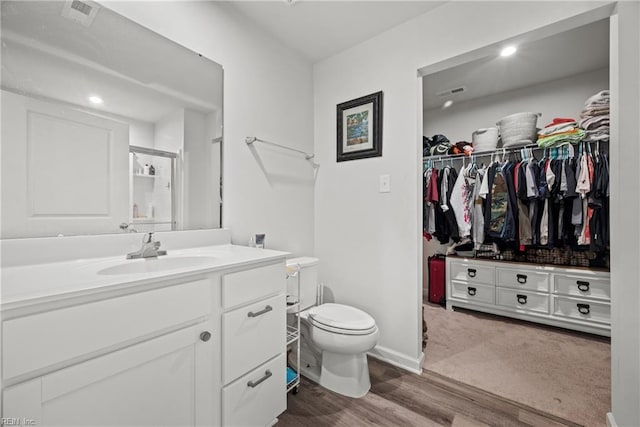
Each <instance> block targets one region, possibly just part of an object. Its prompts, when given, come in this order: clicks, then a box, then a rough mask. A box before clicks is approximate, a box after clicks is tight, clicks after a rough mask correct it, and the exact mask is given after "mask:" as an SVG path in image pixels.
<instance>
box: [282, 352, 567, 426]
mask: <svg viewBox="0 0 640 427" xmlns="http://www.w3.org/2000/svg"><path fill="white" fill-rule="evenodd" d="M369 368H370V374H371V390H370V392H369V393H368V394H367V395H366V396H365V397H363V398H360V399H352V398H349V397H345V396H341V395H339V394H336V393H333V392H331V391H329V390H326V389H324V388H322V387H320V386H319V385H318V384H315V383H313V382H311V381H309V380H307V379H305V378H303V381H302V384H301V387H300V392H299V393H298V394H296V395H293V394H290V395H289V396H288V400H287V404H288V409H287V411H286V412H285V413H284V414H282V415H281V417H280V420H279V423H278V425H279V426H285V427H287V426H313V427H318V426H336V427H340V426H345V427H347V426H348V427H352V426H416V427H422V426H425V427H431V426H455V427H471V426H483V427H484V426H486V425H491V426H527V425H534V426H546V425H549V426H554V427H557V426H571V427H575V426H576V424H575V423H572V422H570V421H567V420H562V419H560V418H558V417H554V416H552V415H549V414H546V413H544V412H541V411H537V410H535V409H533V408H529V407H527V406H526V405H522V404H517V403H515V402H511V401H508V400H506V399H503V398H501V397H499V396H495V395H492V394H491V393H487V392H484V391H482V390H478V389H475V388H473V387H470V386H465V385H464V384H461V383H458V382H455V381H447V379H446V378H444V377H441V376H439V375H438V374H432V373H425V374H424V375H416V374H411V373H409V372H406V371H403V370H401V369H399V368H396V367H394V366H392V365H389V364H387V363H384V362H381V361H377V360H375V359H372V358H370V359H369Z"/></svg>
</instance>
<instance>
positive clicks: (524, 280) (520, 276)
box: [516, 274, 527, 285]
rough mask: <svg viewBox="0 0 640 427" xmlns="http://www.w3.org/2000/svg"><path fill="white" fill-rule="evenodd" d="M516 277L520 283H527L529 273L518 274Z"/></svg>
mask: <svg viewBox="0 0 640 427" xmlns="http://www.w3.org/2000/svg"><path fill="white" fill-rule="evenodd" d="M516 279H517V280H518V283H520V284H522V285H524V284H525V283H527V275H526V274H516Z"/></svg>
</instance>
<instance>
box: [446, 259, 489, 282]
mask: <svg viewBox="0 0 640 427" xmlns="http://www.w3.org/2000/svg"><path fill="white" fill-rule="evenodd" d="M450 274H451V280H460V281H465V282H471V283H482V284H485V285H492V284H494V283H495V268H494V267H492V266H489V265H481V264H470V263H467V262H459V261H457V260H452V261H451V268H450Z"/></svg>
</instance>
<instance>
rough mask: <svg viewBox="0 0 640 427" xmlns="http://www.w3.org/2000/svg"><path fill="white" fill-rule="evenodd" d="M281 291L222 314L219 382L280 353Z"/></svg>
mask: <svg viewBox="0 0 640 427" xmlns="http://www.w3.org/2000/svg"><path fill="white" fill-rule="evenodd" d="M285 302H286V297H285V295H284V294H281V295H276V296H275V297H272V298H269V299H266V300H262V301H259V302H257V303H254V304H250V305H248V306H245V307H242V308H238V309H236V310H233V311H230V312H228V313H224V314H223V315H222V382H223V384H227V383H229V382H230V381H233V380H234V379H236V378H238V377H239V376H240V375H243V374H245V373H246V372H248V371H249V370H251V369H253V368H255V367H256V366H258V365H260V364H261V363H264V361H265V360H268V359H270V358H272V357H274V356H275V355H276V354H279V353H282V352H283V351H284V349H285V345H286V344H285V341H286V334H285V331H286V311H285Z"/></svg>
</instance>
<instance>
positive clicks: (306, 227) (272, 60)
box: [102, 0, 322, 255]
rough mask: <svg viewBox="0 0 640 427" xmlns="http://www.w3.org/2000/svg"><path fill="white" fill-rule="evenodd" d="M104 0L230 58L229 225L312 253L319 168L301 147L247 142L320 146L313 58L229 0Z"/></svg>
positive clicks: (239, 237)
mask: <svg viewBox="0 0 640 427" xmlns="http://www.w3.org/2000/svg"><path fill="white" fill-rule="evenodd" d="M102 3H103V4H105V5H107V6H108V7H110V8H111V9H113V10H114V11H116V12H118V13H120V14H122V15H124V16H126V17H128V18H130V19H133V20H135V21H137V22H139V23H140V24H142V25H145V26H147V27H148V28H150V29H151V30H154V31H156V32H158V33H160V34H162V35H163V36H165V37H168V38H170V39H172V40H174V41H176V42H177V43H180V44H182V45H184V46H186V47H188V48H190V49H193V50H194V51H196V52H199V53H201V54H202V55H204V56H206V57H208V58H210V59H212V60H214V61H216V62H218V63H220V64H221V65H222V66H223V68H224V159H223V162H224V178H223V179H224V194H223V199H224V200H223V203H224V207H223V221H222V222H223V225H224V226H225V227H230V228H231V230H232V239H233V242H234V243H238V244H246V242H247V241H248V239H249V235H250V233H254V232H265V233H266V234H267V237H266V245H267V247H269V248H274V249H283V250H288V251H291V252H294V253H296V254H306V255H308V254H311V253H312V251H313V216H314V211H313V203H314V200H313V185H314V175H313V168H312V167H311V165H310V163H309V162H307V161H305V160H304V157H301V156H299V155H292V154H290V153H289V152H286V151H280V150H277V149H271V148H269V147H268V146H266V145H256V147H255V148H254V149H251V148H250V147H249V146H247V145H246V144H245V142H244V140H245V137H247V136H257V137H259V138H262V139H265V140H270V141H274V142H278V143H280V144H285V145H289V146H290V147H294V148H297V149H300V150H304V151H313V128H312V123H313V122H312V120H313V113H312V105H313V104H312V103H313V101H312V96H313V92H312V91H313V85H312V69H311V66H310V65H309V64H308V63H307V62H305V61H304V60H303V59H301V58H299V57H298V56H296V55H295V54H293V53H291V52H290V51H289V50H287V49H286V48H284V47H282V46H281V45H279V44H278V43H276V42H275V41H272V39H271V38H270V37H269V36H267V35H265V34H263V33H261V32H260V31H259V30H258V29H256V28H255V26H254V25H251V24H250V23H248V22H246V21H245V19H244V18H242V17H241V16H239V15H237V13H236V12H235V11H234V10H233V8H232V6H230V5H228V4H225V3H224V2H198V1H179V2H178V1H174V2H110V1H107V0H104V1H103V2H102ZM321 167H322V166H321Z"/></svg>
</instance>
